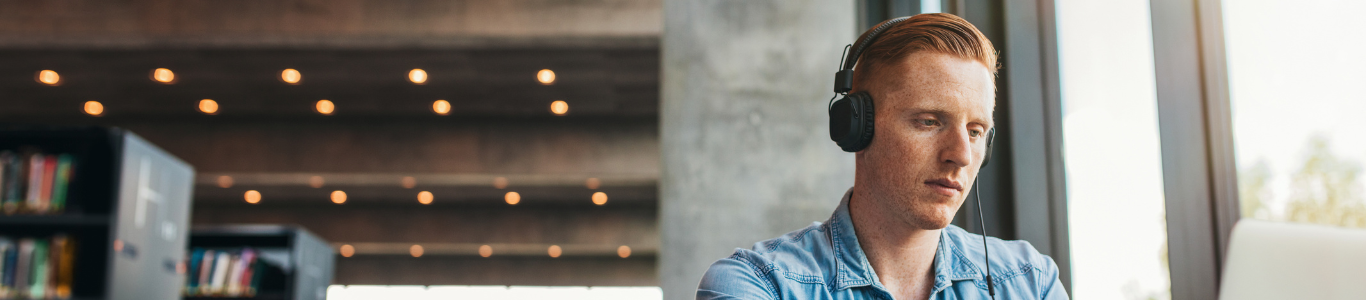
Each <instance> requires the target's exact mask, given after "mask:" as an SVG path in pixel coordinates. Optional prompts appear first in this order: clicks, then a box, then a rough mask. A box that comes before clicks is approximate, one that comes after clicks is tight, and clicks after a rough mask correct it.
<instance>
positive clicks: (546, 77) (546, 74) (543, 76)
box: [536, 69, 555, 85]
mask: <svg viewBox="0 0 1366 300" xmlns="http://www.w3.org/2000/svg"><path fill="white" fill-rule="evenodd" d="M536 81H540V82H541V84H544V85H551V84H554V83H555V71H551V70H550V69H541V71H540V72H536Z"/></svg>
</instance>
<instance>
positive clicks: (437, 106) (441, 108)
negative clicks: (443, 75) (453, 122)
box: [432, 100, 451, 116]
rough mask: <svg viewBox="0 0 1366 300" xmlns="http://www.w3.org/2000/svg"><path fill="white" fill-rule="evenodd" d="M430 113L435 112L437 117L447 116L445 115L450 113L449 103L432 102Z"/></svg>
mask: <svg viewBox="0 0 1366 300" xmlns="http://www.w3.org/2000/svg"><path fill="white" fill-rule="evenodd" d="M432 111H433V112H436V114H438V115H443V116H444V115H447V114H450V113H451V103H450V102H447V101H446V100H436V102H432Z"/></svg>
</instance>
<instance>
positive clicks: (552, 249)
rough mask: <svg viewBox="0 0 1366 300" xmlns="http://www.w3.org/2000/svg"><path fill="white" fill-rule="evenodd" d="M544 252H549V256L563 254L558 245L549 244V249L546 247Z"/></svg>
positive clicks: (553, 256)
mask: <svg viewBox="0 0 1366 300" xmlns="http://www.w3.org/2000/svg"><path fill="white" fill-rule="evenodd" d="M546 252H547V254H550V257H551V258H555V257H560V254H563V253H562V252H563V251H562V250H560V245H550V249H546Z"/></svg>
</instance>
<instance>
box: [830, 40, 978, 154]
mask: <svg viewBox="0 0 1366 300" xmlns="http://www.w3.org/2000/svg"><path fill="white" fill-rule="evenodd" d="M909 18H911V17H900V18H896V19H891V20H887V21H883V22H882V24H878V25H877V27H873V29H869V32H868V33H867V34H866V35H865V36H864V37H863V39H862V40H859V41H855V42H856V43H858V47H855V48H854V51H853V52H848V49H849V47H850V46H853V45H850V46H845V51H846V52H848V56H846V57H844V59H843V60H841V61H840V70H839V72H835V94H836V95H835V97H839V96H841V95H843V96H844V97H843V98H840V99H839V100H835V102H834V104H828V105H829V107H828V108H827V109H828V110H829V113H830V140H832V141H835V144H837V145H839V146H840V149H843V150H844V151H845V152H858V151H860V150H863V148H867V147H868V143H872V142H873V95H871V94H868V92H867V91H860V92H857V93H853V94H850V93H849V91H850V90H853V89H854V65H856V64H857V63H858V59H859V56H861V55H862V54H863V50H864V49H865V48H867V47H868V45H872V44H873V41H876V40H877V37H878V35H879V34H882V31H883V30H887V28H891V27H892V25H896V23H901V21H905V20H906V19H909ZM830 99H831V100H834V99H835V98H834V97H831V98H830ZM995 139H996V128H992V129H990V130H987V149H986V154H984V155H983V156H982V165H983V166H986V165H987V162H989V161H991V144H992V141H993V140H995Z"/></svg>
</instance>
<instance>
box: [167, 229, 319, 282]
mask: <svg viewBox="0 0 1366 300" xmlns="http://www.w3.org/2000/svg"><path fill="white" fill-rule="evenodd" d="M245 248H250V249H252V250H254V251H256V252H257V253H259V257H260V259H259V261H260V262H261V264H260V265H258V266H257V268H256V269H255V271H254V272H257V273H260V275H259V276H260V278H259V279H258V280H259V284H258V285H257V288H256V293H255V295H254V296H252V297H225V296H221V295H220V296H187V297H185V299H263V300H323V299H326V298H327V287H328V286H329V285H331V284H332V270H333V264H334V263H335V259H336V255H337V254H336V252H334V251H333V249H332V247H331V246H329V245H328V244H327V242H326V241H324V240H323V239H321V238H319V237H318V236H317V235H314V234H313V233H311V232H308V230H306V229H304V228H302V227H299V226H293V225H255V224H253V225H212V226H195V227H194V229H193V230H192V231H191V232H190V246H189V248H188V249H189V250H187V251H188V252H191V253H193V251H194V250H195V249H210V250H215V251H224V250H227V251H236V250H240V249H245Z"/></svg>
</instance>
